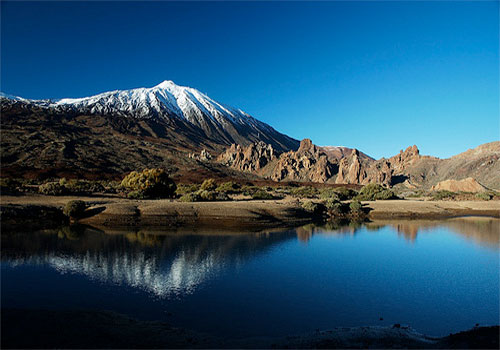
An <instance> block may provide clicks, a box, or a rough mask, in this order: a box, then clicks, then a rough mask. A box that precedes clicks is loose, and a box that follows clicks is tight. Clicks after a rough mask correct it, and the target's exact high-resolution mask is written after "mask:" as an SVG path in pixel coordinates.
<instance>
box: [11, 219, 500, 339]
mask: <svg viewBox="0 0 500 350" xmlns="http://www.w3.org/2000/svg"><path fill="white" fill-rule="evenodd" d="M499 232H500V220H495V219H487V218H462V219H451V220H446V221H398V222H394V221H387V222H374V223H369V224H366V225H362V226H359V225H357V226H344V227H333V226H330V227H328V226H326V227H315V226H312V225H311V226H305V227H301V228H297V229H293V230H287V231H282V232H267V233H218V234H213V233H210V232H199V233H195V234H193V233H182V232H177V233H165V232H163V233H162V232H158V231H154V232H146V231H139V232H127V233H123V232H106V233H104V232H102V231H98V230H95V229H92V228H79V229H71V230H70V229H68V228H65V229H61V230H56V231H53V230H51V231H44V232H36V233H34V232H27V233H21V232H17V233H7V232H3V233H2V307H19V308H41V309H43V308H45V309H77V308H78V309H82V308H83V309H106V310H114V311H117V312H121V313H124V314H127V315H130V316H133V317H138V318H143V319H158V320H164V321H167V322H170V323H173V324H175V325H178V326H182V327H187V328H191V329H196V330H200V331H206V332H211V333H215V334H224V335H227V334H232V335H235V336H255V335H284V334H291V333H302V332H307V331H312V330H315V329H317V328H320V329H326V328H332V327H338V326H361V325H381V326H382V325H389V324H393V323H402V324H409V325H411V326H412V327H413V328H415V329H417V330H418V331H420V332H424V333H428V334H435V335H441V334H447V333H449V332H452V331H458V330H463V329H467V328H471V327H473V326H474V325H475V324H476V323H480V324H498V318H499V255H498V254H499V240H500V237H499ZM380 318H383V320H382V321H381V320H380Z"/></svg>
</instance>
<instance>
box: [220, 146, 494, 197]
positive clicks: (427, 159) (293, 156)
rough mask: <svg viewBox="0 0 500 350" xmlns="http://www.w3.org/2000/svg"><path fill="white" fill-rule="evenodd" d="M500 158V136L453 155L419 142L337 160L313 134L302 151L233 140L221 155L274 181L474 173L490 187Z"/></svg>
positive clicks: (389, 180)
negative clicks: (386, 153) (423, 151)
mask: <svg viewBox="0 0 500 350" xmlns="http://www.w3.org/2000/svg"><path fill="white" fill-rule="evenodd" d="M499 159H500V142H495V143H491V144H487V145H483V146H480V147H478V148H477V149H474V150H469V151H467V152H464V153H462V154H460V155H457V156H455V157H452V158H449V159H439V158H436V157H431V156H422V155H420V151H419V150H418V148H417V146H415V145H414V146H410V147H408V148H406V149H405V150H401V151H400V152H399V154H397V155H395V156H393V157H390V158H387V159H386V158H382V159H379V160H373V159H372V158H370V157H368V156H366V155H364V154H362V153H361V152H359V151H358V150H357V149H352V150H351V153H350V154H349V155H347V156H343V157H342V158H341V159H340V160H336V159H335V158H332V157H331V156H330V157H329V156H328V154H326V152H325V151H324V148H322V147H318V146H316V145H314V144H313V143H312V141H311V140H309V139H304V140H302V141H301V143H300V147H299V149H298V150H297V151H289V152H286V153H282V154H281V155H280V156H279V157H278V156H277V155H276V154H275V151H274V150H273V149H272V147H271V146H270V145H266V144H264V143H262V142H260V143H258V144H253V145H250V146H248V147H245V148H242V147H240V146H238V145H232V146H231V147H230V148H228V150H227V151H226V152H224V153H223V154H222V155H220V156H219V158H218V160H219V161H220V162H222V163H223V164H226V165H227V166H230V167H232V168H234V169H237V170H240V171H249V172H252V173H254V174H257V175H260V176H263V177H265V178H269V179H272V180H274V181H307V182H320V183H325V182H329V183H337V184H361V185H365V184H368V183H378V184H381V185H384V186H394V185H396V184H400V183H402V184H404V185H405V186H406V187H409V188H416V187H424V188H430V187H431V186H432V185H435V184H436V183H437V182H439V181H443V180H446V179H463V178H465V177H467V176H468V174H469V173H471V174H473V175H477V176H479V177H481V179H483V178H484V179H485V180H486V181H484V183H485V184H486V185H487V186H488V185H490V186H491V188H500V182H499V181H498V175H495V174H498V173H500V172H498V171H496V172H495V170H496V169H498V168H499V167H500V161H499ZM474 171H475V172H476V173H478V174H476V173H474ZM492 174H493V175H492ZM473 177H475V178H476V176H473Z"/></svg>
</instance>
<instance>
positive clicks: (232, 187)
mask: <svg viewBox="0 0 500 350" xmlns="http://www.w3.org/2000/svg"><path fill="white" fill-rule="evenodd" d="M240 189H241V186H240V185H239V184H237V183H235V182H233V181H229V182H224V183H223V184H220V185H219V186H218V187H217V188H216V189H215V190H216V191H217V192H225V193H238V192H240Z"/></svg>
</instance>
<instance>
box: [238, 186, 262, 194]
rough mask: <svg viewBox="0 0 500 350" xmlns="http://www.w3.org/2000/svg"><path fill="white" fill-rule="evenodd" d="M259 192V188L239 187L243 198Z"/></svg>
mask: <svg viewBox="0 0 500 350" xmlns="http://www.w3.org/2000/svg"><path fill="white" fill-rule="evenodd" d="M259 190H260V188H259V187H257V186H251V185H245V186H243V187H241V193H243V194H244V195H245V196H251V195H253V194H254V193H255V192H257V191H259Z"/></svg>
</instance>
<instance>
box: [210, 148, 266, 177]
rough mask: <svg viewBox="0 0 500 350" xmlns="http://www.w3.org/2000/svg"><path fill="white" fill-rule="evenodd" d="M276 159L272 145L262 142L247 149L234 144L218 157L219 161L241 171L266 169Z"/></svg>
mask: <svg viewBox="0 0 500 350" xmlns="http://www.w3.org/2000/svg"><path fill="white" fill-rule="evenodd" d="M274 159H275V155H274V149H273V147H272V146H271V145H268V144H265V143H264V142H262V141H260V142H257V143H253V144H251V145H249V146H247V147H241V146H240V145H236V144H232V145H231V147H229V148H228V149H227V150H226V151H225V152H224V153H222V154H221V155H220V156H219V157H217V161H218V162H220V163H222V164H224V165H226V166H229V167H231V168H233V169H236V170H240V171H250V172H253V171H257V170H260V169H262V168H264V167H265V166H266V165H267V164H269V163H270V162H271V161H273V160H274Z"/></svg>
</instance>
